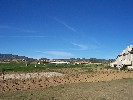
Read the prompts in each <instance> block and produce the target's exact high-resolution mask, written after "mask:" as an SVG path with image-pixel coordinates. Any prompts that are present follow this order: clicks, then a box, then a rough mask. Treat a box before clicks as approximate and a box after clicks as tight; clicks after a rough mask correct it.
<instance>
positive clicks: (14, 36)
mask: <svg viewBox="0 0 133 100" xmlns="http://www.w3.org/2000/svg"><path fill="white" fill-rule="evenodd" d="M43 37H47V36H0V38H43Z"/></svg>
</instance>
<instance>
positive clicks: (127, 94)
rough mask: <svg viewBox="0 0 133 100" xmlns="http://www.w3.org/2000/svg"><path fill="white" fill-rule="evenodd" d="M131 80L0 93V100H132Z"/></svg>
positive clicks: (132, 84)
mask: <svg viewBox="0 0 133 100" xmlns="http://www.w3.org/2000/svg"><path fill="white" fill-rule="evenodd" d="M132 90H133V79H121V80H114V81H108V82H95V83H92V82H90V83H87V82H85V83H73V84H64V85H59V86H55V87H53V86H51V87H49V88H40V89H30V90H21V91H10V92H3V93H0V100H132V98H133V95H132Z"/></svg>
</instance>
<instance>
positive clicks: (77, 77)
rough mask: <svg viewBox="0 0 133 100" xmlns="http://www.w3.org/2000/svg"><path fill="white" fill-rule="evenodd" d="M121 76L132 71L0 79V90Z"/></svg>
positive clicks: (130, 74) (31, 87)
mask: <svg viewBox="0 0 133 100" xmlns="http://www.w3.org/2000/svg"><path fill="white" fill-rule="evenodd" d="M123 78H133V72H128V71H105V70H103V71H102V70H101V71H96V72H94V73H90V74H89V73H88V74H73V75H71V76H67V75H64V76H60V75H59V76H53V77H31V78H21V80H20V79H8V80H4V81H3V80H0V83H1V84H0V92H4V91H17V90H26V89H35V88H46V87H50V86H57V85H61V84H71V83H80V82H101V81H111V80H117V79H123Z"/></svg>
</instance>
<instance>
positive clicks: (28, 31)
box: [0, 25, 39, 33]
mask: <svg viewBox="0 0 133 100" xmlns="http://www.w3.org/2000/svg"><path fill="white" fill-rule="evenodd" d="M0 29H10V30H16V31H21V32H27V33H36V32H39V31H34V30H26V29H21V28H17V27H12V26H7V25H0Z"/></svg>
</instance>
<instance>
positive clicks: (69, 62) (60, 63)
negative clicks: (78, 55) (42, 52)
mask: <svg viewBox="0 0 133 100" xmlns="http://www.w3.org/2000/svg"><path fill="white" fill-rule="evenodd" d="M50 63H51V64H70V62H63V61H61V62H50Z"/></svg>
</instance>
